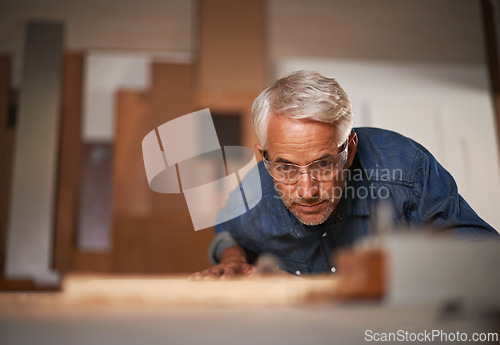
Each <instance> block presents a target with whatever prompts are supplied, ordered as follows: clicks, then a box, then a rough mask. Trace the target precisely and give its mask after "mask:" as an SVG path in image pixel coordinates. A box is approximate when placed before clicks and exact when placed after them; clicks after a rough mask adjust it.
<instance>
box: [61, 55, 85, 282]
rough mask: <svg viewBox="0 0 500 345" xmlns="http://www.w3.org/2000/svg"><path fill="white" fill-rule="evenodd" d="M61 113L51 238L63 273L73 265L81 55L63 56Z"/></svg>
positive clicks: (81, 82)
mask: <svg viewBox="0 0 500 345" xmlns="http://www.w3.org/2000/svg"><path fill="white" fill-rule="evenodd" d="M63 68H64V69H63V85H62V113H61V128H60V146H59V168H58V188H57V207H56V220H55V238H54V262H53V265H54V268H55V269H57V270H59V271H60V272H66V271H69V270H71V269H72V267H73V262H72V261H73V254H74V251H75V249H76V247H75V245H76V241H75V236H76V225H77V220H78V195H79V187H80V170H81V154H82V139H81V137H82V136H81V123H82V96H83V94H82V89H83V71H84V55H83V54H82V53H67V54H65V55H64V66H63Z"/></svg>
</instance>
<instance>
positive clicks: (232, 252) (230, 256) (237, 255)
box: [189, 245, 256, 280]
mask: <svg viewBox="0 0 500 345" xmlns="http://www.w3.org/2000/svg"><path fill="white" fill-rule="evenodd" d="M219 259H220V263H219V264H218V265H215V266H213V267H210V268H208V269H206V270H204V271H201V272H197V273H195V274H193V275H191V276H190V277H189V279H190V280H210V279H230V278H234V277H238V276H241V277H250V276H251V275H253V274H254V273H255V272H256V267H255V266H254V265H251V264H249V263H248V260H247V254H246V252H245V250H244V249H243V248H242V247H240V246H238V245H233V246H231V247H228V248H226V249H225V250H224V251H223V252H222V253H221V254H220V258H219Z"/></svg>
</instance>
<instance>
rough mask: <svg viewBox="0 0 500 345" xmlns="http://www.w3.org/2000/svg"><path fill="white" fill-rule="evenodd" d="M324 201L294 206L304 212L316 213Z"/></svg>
mask: <svg viewBox="0 0 500 345" xmlns="http://www.w3.org/2000/svg"><path fill="white" fill-rule="evenodd" d="M325 201H326V200H323V201H320V202H317V203H315V204H295V205H297V207H298V208H299V209H301V210H302V211H305V212H316V211H318V210H319V209H320V208H321V206H322V205H323V203H324V202H325Z"/></svg>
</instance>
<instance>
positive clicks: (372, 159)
mask: <svg viewBox="0 0 500 345" xmlns="http://www.w3.org/2000/svg"><path fill="white" fill-rule="evenodd" d="M355 132H356V133H357V136H358V147H357V152H356V155H355V157H354V161H353V164H352V165H351V166H350V167H349V170H348V172H347V173H348V179H347V182H346V186H345V189H344V192H343V196H342V198H341V200H340V202H339V205H338V207H337V209H336V211H335V213H334V214H333V215H332V216H331V217H330V218H329V219H328V220H327V221H326V222H325V223H323V224H320V225H316V226H307V225H304V224H302V223H301V222H300V221H299V220H297V218H296V217H295V216H294V215H293V214H292V213H291V212H290V211H288V209H287V208H286V207H285V206H284V204H283V202H282V201H281V199H280V197H279V195H278V193H277V191H276V190H275V188H274V184H273V180H272V178H271V176H270V175H269V173H268V172H267V171H266V169H265V167H264V165H263V164H262V162H260V163H259V164H258V169H259V172H260V178H261V185H262V199H261V201H260V202H259V203H258V204H257V205H256V206H255V207H254V208H252V209H251V210H249V211H248V212H247V213H245V214H243V215H241V216H239V217H237V218H235V219H232V220H230V221H227V222H224V223H222V224H219V225H217V226H216V227H215V232H216V234H217V236H216V237H215V239H214V240H213V242H212V244H211V247H210V253H209V255H210V258H211V259H212V261H213V262H214V263H217V262H218V257H219V255H220V253H222V252H223V251H224V250H225V249H226V248H228V247H230V246H232V245H235V244H238V245H240V246H242V247H243V248H244V249H245V250H246V252H247V254H248V256H249V258H250V261H252V260H253V259H255V258H256V257H257V256H258V255H261V254H264V253H270V254H273V255H274V256H275V257H276V258H277V260H278V265H279V268H280V269H283V270H285V271H288V272H290V273H292V274H308V273H324V272H331V271H335V269H334V266H335V263H332V262H331V257H332V254H333V253H335V251H337V250H338V249H339V248H343V247H347V246H351V245H352V244H354V242H355V241H357V240H359V239H360V238H363V237H364V236H366V235H368V234H369V233H370V231H372V230H371V228H372V225H373V220H372V215H373V214H374V212H375V208H376V205H377V202H378V201H380V200H384V201H385V202H389V204H390V205H391V206H392V208H393V210H392V211H393V221H394V224H395V226H396V227H409V229H410V231H418V229H420V228H421V227H422V226H424V225H425V226H426V227H433V228H436V229H442V230H443V231H450V232H451V233H452V234H453V235H456V236H459V237H462V236H469V235H478V236H491V237H493V236H498V233H497V232H496V231H495V230H494V229H493V228H492V227H491V226H489V225H488V224H487V223H486V222H485V221H483V220H482V219H481V218H480V217H479V216H478V215H477V214H476V213H475V212H474V211H473V210H472V208H471V207H470V206H469V205H468V204H467V202H466V201H465V200H464V199H463V198H462V197H461V196H460V194H459V193H458V188H457V185H456V183H455V181H454V179H453V177H452V176H451V175H450V174H449V173H448V171H446V170H445V169H444V168H443V167H442V166H441V165H440V164H439V163H438V162H437V160H436V159H435V158H434V157H433V156H432V155H431V154H430V153H429V151H427V150H426V149H425V148H424V147H423V146H421V145H420V144H418V143H416V142H415V141H413V140H411V139H409V138H406V137H404V136H402V135H400V134H397V133H394V132H391V131H387V130H382V129H376V128H356V129H355Z"/></svg>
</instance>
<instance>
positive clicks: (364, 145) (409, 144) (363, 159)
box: [354, 127, 434, 183]
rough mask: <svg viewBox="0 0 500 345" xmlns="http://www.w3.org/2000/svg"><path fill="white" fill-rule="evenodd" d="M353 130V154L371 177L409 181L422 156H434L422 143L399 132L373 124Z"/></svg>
mask: <svg viewBox="0 0 500 345" xmlns="http://www.w3.org/2000/svg"><path fill="white" fill-rule="evenodd" d="M354 131H355V132H356V134H357V136H358V147H357V151H356V156H357V158H358V160H359V163H360V165H361V168H362V169H363V170H364V171H365V172H366V174H367V175H368V176H369V177H370V179H372V180H376V179H381V180H392V181H394V182H403V183H413V182H414V181H415V169H416V168H417V166H418V165H419V164H421V160H422V158H425V159H434V158H433V157H432V155H430V153H429V152H428V151H427V150H426V149H425V147H423V146H422V145H420V144H419V143H417V142H416V141H414V140H412V139H410V138H408V137H405V136H404V135H402V134H399V133H396V132H393V131H390V130H386V129H380V128H373V127H359V128H355V129H354Z"/></svg>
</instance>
